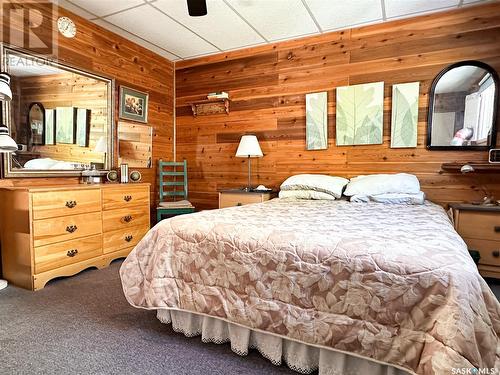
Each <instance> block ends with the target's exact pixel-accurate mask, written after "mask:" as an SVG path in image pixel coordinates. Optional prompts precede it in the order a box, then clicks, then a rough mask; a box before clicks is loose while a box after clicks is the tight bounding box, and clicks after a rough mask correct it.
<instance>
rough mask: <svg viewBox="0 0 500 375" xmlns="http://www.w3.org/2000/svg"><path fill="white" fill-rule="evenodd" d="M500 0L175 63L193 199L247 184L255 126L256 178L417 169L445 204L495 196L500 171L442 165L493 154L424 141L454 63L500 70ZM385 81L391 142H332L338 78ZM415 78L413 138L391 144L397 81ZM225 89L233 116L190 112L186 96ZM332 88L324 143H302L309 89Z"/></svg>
mask: <svg viewBox="0 0 500 375" xmlns="http://www.w3.org/2000/svg"><path fill="white" fill-rule="evenodd" d="M499 41H500V3H498V2H496V3H491V4H487V5H481V6H474V7H469V8H464V9H459V10H454V11H449V12H445V13H438V14H432V15H428V16H422V17H418V18H413V19H407V20H398V21H393V22H390V23H385V24H382V25H373V26H367V27H361V28H356V29H351V30H345V31H340V32H333V33H328V34H323V35H320V36H313V37H308V38H302V39H297V40H294V41H287V42H282V43H277V44H274V45H269V46H262V47H255V48H250V49H245V50H240V51H234V52H231V53H225V54H219V55H215V56H208V57H202V58H198V59H194V60H188V61H181V62H179V63H176V110H177V117H176V146H177V155H176V156H177V160H182V159H187V161H188V167H189V189H190V200H191V201H192V202H193V203H194V204H195V205H196V206H197V207H198V208H213V207H216V206H217V189H221V188H228V187H242V186H245V184H246V179H247V175H246V171H247V170H246V168H247V165H246V160H245V159H239V158H236V157H235V156H234V155H235V152H236V148H237V146H238V142H239V139H240V136H241V135H242V134H245V133H253V134H256V135H257V136H258V138H259V140H260V143H261V147H262V150H263V152H264V154H265V156H264V157H263V158H261V159H254V162H253V163H252V165H253V175H254V178H253V182H254V184H255V185H256V184H265V185H266V186H270V187H275V188H276V187H278V186H279V185H280V184H281V182H282V181H283V180H284V179H285V178H286V177H288V176H290V175H292V174H297V173H326V174H331V175H341V176H347V177H352V176H356V175H360V174H371V173H392V172H409V173H414V174H416V175H417V176H418V177H419V178H420V181H421V183H422V189H423V190H424V191H425V192H426V193H427V196H428V198H430V199H431V200H433V201H436V202H439V203H442V204H444V203H447V202H452V201H462V200H470V199H480V198H482V196H483V195H484V192H483V190H487V191H488V192H490V193H494V194H496V196H497V198H500V175H498V174H490V175H479V174H474V175H465V176H464V175H460V174H449V173H440V166H441V163H444V162H454V161H461V162H467V161H486V160H487V153H486V152H443V151H428V150H426V148H425V137H426V126H427V106H428V91H429V87H430V85H431V82H432V80H433V78H434V77H435V76H436V75H437V74H438V73H439V72H440V71H441V70H442V69H443V68H445V67H446V66H447V65H450V64H452V63H454V62H457V61H461V60H469V59H471V60H480V61H483V62H486V63H488V64H490V65H491V66H492V67H494V68H495V69H496V70H497V71H500V43H499ZM377 81H384V82H385V102H384V143H383V144H382V145H369V146H341V147H337V146H335V116H334V114H335V99H334V92H335V91H334V89H335V87H337V86H344V85H353V84H359V83H367V82H377ZM413 81H420V83H421V88H420V100H419V123H418V147H417V148H409V149H391V148H390V147H389V146H390V139H389V135H390V117H391V116H390V114H391V98H390V95H391V87H392V85H393V84H395V83H403V82H413ZM222 90H223V91H227V92H229V93H230V97H231V99H232V103H231V108H230V111H231V112H230V114H229V115H224V114H221V115H212V116H199V117H196V118H194V117H193V116H192V115H191V112H190V111H191V110H190V108H189V106H188V103H189V102H190V101H192V100H197V99H201V98H204V97H205V96H206V94H207V93H208V92H212V91H222ZM324 90H328V98H329V99H328V108H329V148H328V150H325V151H306V149H305V94H306V93H309V92H315V91H324Z"/></svg>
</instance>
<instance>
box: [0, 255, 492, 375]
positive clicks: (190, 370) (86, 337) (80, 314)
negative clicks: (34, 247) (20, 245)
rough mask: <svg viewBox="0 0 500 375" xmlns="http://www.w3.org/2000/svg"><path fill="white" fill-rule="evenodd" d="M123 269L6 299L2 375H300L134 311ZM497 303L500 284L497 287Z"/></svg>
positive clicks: (0, 332) (7, 292) (9, 292)
mask: <svg viewBox="0 0 500 375" xmlns="http://www.w3.org/2000/svg"><path fill="white" fill-rule="evenodd" d="M120 265H121V261H116V262H113V263H112V264H111V266H110V267H108V268H106V269H103V270H94V269H91V270H86V271H83V272H81V273H80V274H79V275H77V276H76V277H70V278H61V279H58V280H54V281H51V282H49V283H48V284H47V286H46V287H45V288H44V289H42V290H40V291H37V292H31V291H27V290H24V289H20V288H16V287H14V286H11V285H9V287H7V289H4V290H2V291H0V373H1V374H141V375H142V374H155V375H158V374H178V375H181V374H190V375H191V374H204V375H207V374H221V375H223V374H231V375H234V374H296V373H295V372H293V371H291V370H289V369H288V368H287V367H286V366H280V367H277V366H274V365H273V364H272V363H271V362H269V361H268V360H266V359H265V358H263V357H262V356H261V355H260V354H259V353H258V352H256V351H251V352H250V353H249V355H248V356H247V357H240V356H238V355H236V354H234V353H233V352H232V351H231V349H230V346H229V344H223V345H216V344H204V343H202V342H201V340H200V337H194V338H187V337H185V336H184V335H183V334H180V333H176V332H174V331H172V329H171V326H170V325H165V324H162V323H160V322H159V321H158V319H156V313H155V312H154V311H147V310H140V309H135V308H133V307H131V306H130V305H129V304H128V303H127V302H126V300H125V297H124V296H123V292H122V288H121V284H120V278H119V275H118V270H119V267H120ZM490 285H491V287H492V289H493V291H494V292H495V294H496V296H497V298H498V297H499V296H500V284H493V283H492V284H490Z"/></svg>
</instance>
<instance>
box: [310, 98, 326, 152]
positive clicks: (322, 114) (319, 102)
mask: <svg viewBox="0 0 500 375" xmlns="http://www.w3.org/2000/svg"><path fill="white" fill-rule="evenodd" d="M327 104H328V93H327V92H326V91H325V92H316V93H313V94H306V145H307V150H326V149H327V148H328V106H327Z"/></svg>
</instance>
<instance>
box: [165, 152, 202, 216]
mask: <svg viewBox="0 0 500 375" xmlns="http://www.w3.org/2000/svg"><path fill="white" fill-rule="evenodd" d="M158 177H159V178H158V180H159V184H160V186H159V192H160V204H159V205H158V208H157V209H156V221H157V222H159V221H160V220H162V217H163V216H169V217H171V216H176V215H182V214H190V213H192V212H194V211H195V207H194V206H193V205H192V204H191V203H190V202H189V201H188V200H187V198H188V180H187V162H186V160H184V161H182V162H172V161H163V160H159V161H158ZM169 198H172V200H169ZM178 198H180V199H179V200H177V199H178Z"/></svg>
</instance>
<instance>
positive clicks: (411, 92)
mask: <svg viewBox="0 0 500 375" xmlns="http://www.w3.org/2000/svg"><path fill="white" fill-rule="evenodd" d="M419 90H420V82H410V83H399V84H396V85H393V86H392V116H391V148H404V147H417V128H418V96H419Z"/></svg>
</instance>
